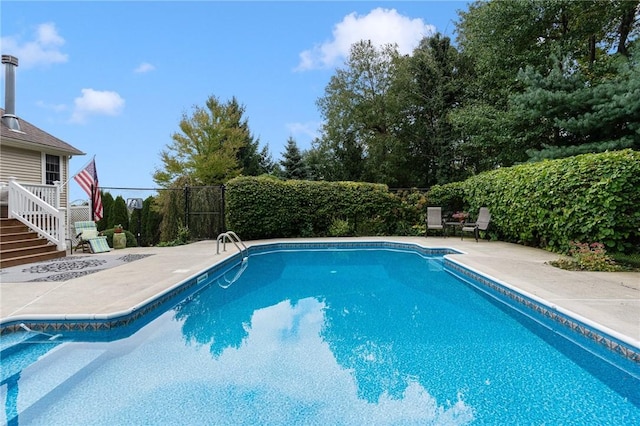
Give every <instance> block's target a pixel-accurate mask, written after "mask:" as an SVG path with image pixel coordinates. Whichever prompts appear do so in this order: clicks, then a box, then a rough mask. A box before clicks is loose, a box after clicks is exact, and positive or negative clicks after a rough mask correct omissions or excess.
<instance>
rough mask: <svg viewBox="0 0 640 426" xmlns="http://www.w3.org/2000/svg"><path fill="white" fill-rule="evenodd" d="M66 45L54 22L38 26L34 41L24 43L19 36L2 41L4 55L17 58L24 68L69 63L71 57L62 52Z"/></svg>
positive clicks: (4, 38)
mask: <svg viewBox="0 0 640 426" xmlns="http://www.w3.org/2000/svg"><path fill="white" fill-rule="evenodd" d="M64 43H65V40H64V38H62V37H61V36H60V35H59V34H58V30H57V29H56V26H55V24H54V23H52V22H48V23H44V24H40V25H38V27H37V28H36V31H35V34H34V35H33V39H32V40H27V41H24V40H22V39H21V38H20V37H19V36H7V37H2V39H0V44H2V53H3V54H8V55H13V56H16V57H17V58H18V60H19V61H20V63H19V66H20V67H24V68H33V67H36V66H47V65H51V64H57V63H63V62H67V60H68V59H69V55H67V54H66V53H62V51H61V50H60V48H61V47H62V46H63V45H64Z"/></svg>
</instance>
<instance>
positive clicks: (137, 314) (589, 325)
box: [0, 240, 640, 365]
mask: <svg viewBox="0 0 640 426" xmlns="http://www.w3.org/2000/svg"><path fill="white" fill-rule="evenodd" d="M329 248H341V249H345V248H346V249H357V248H373V249H376V248H378V249H382V248H384V249H403V250H407V249H411V250H417V251H420V252H422V253H423V254H432V255H443V256H445V265H448V266H449V267H451V268H452V269H454V270H456V272H458V273H461V274H463V275H465V276H467V277H468V278H472V279H474V280H476V281H478V282H481V283H482V284H483V285H485V286H488V287H490V288H492V289H493V290H494V291H498V292H499V293H501V294H503V295H504V296H506V297H508V298H510V299H511V300H512V301H513V302H514V303H519V304H524V305H525V306H528V307H529V308H532V309H534V310H537V311H538V312H539V313H540V314H542V315H543V316H545V317H547V318H549V319H551V320H554V321H556V322H557V323H558V324H561V325H563V326H565V327H569V328H570V329H571V330H573V332H576V333H580V334H581V335H583V336H584V337H586V338H589V339H591V340H592V341H593V342H595V343H596V344H598V345H601V346H602V347H604V348H606V349H607V350H609V351H612V352H613V353H616V354H618V355H619V356H622V357H624V358H626V359H628V360H630V361H632V362H633V363H635V364H636V365H640V342H638V341H636V340H635V339H633V338H631V337H629V336H626V335H623V334H622V333H619V332H617V331H615V330H612V329H610V328H608V327H605V326H603V325H602V324H600V323H598V322H596V321H593V320H590V319H588V318H585V317H583V316H580V315H579V314H577V313H575V312H573V311H571V310H568V309H565V308H562V307H559V306H556V305H555V304H553V303H551V302H549V301H547V300H545V299H544V298H541V297H538V296H535V295H533V294H530V293H527V292H526V291H524V290H523V289H520V288H517V287H514V286H512V285H510V284H508V283H506V282H504V281H500V280H498V279H496V278H494V277H491V276H490V275H488V274H486V273H484V272H480V271H478V270H476V269H474V268H472V267H470V266H468V265H464V264H462V263H461V262H459V261H457V260H455V259H452V258H451V257H450V256H448V255H449V254H454V253H455V254H466V253H465V252H464V251H462V250H460V249H454V248H448V247H425V246H423V245H421V244H419V243H417V242H398V241H389V240H358V241H355V240H354V241H299V242H296V241H288V242H282V241H280V242H262V243H259V242H258V243H254V244H252V245H250V247H249V253H250V254H252V253H254V252H258V251H261V250H283V249H329ZM239 262H241V255H240V253H236V254H234V255H232V256H230V257H227V258H225V259H222V260H220V261H217V262H214V263H213V264H212V265H211V266H209V267H208V268H205V269H202V270H200V271H198V272H196V273H194V274H191V275H190V276H188V277H187V278H185V279H183V280H181V281H179V282H178V283H176V284H174V285H172V286H170V287H168V288H166V289H164V290H163V291H160V292H159V293H157V294H155V295H154V296H151V297H148V298H147V299H145V300H143V301H142V302H140V303H137V304H136V305H134V306H133V307H131V308H129V309H124V310H120V311H116V312H111V313H107V314H71V315H46V314H24V315H15V316H10V317H7V318H3V319H2V320H1V321H0V334H8V333H12V332H15V331H20V330H22V328H21V324H25V325H26V326H27V327H29V328H31V329H33V330H36V331H41V332H45V333H49V332H61V331H62V332H75V331H80V332H83V331H108V330H113V329H115V328H121V327H127V326H131V325H132V324H133V323H135V322H137V321H138V320H139V319H140V318H143V317H145V316H147V315H148V314H149V313H151V312H154V311H157V310H158V309H159V308H160V307H162V306H163V305H165V304H166V303H169V302H170V301H173V300H175V299H176V298H178V297H181V299H182V298H184V297H186V295H188V294H189V293H190V292H195V291H197V290H198V288H199V287H201V286H199V284H201V283H202V281H204V280H203V277H208V276H209V275H211V274H214V273H216V272H218V275H220V273H221V272H220V271H223V270H225V268H230V267H232V266H234V265H235V264H238V263H239Z"/></svg>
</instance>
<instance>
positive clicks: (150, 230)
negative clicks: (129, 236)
mask: <svg viewBox="0 0 640 426" xmlns="http://www.w3.org/2000/svg"><path fill="white" fill-rule="evenodd" d="M141 214H142V231H141V233H142V238H141V240H142V241H141V244H142V245H143V246H147V247H148V246H154V245H156V244H158V243H159V242H160V223H161V222H162V217H161V215H160V213H159V212H158V211H157V206H156V204H155V197H153V196H149V197H147V198H146V199H145V200H144V201H143V203H142V212H141Z"/></svg>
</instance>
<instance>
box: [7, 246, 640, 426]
mask: <svg viewBox="0 0 640 426" xmlns="http://www.w3.org/2000/svg"><path fill="white" fill-rule="evenodd" d="M292 247H293V248H295V250H290V248H292ZM347 247H348V248H346V249H345V246H344V245H342V246H339V245H313V244H309V245H305V246H301V245H296V246H291V245H266V246H263V247H257V248H255V249H254V247H252V248H251V250H250V253H251V255H250V256H249V259H248V262H245V263H242V262H241V261H240V259H239V258H233V259H230V260H228V261H226V262H224V264H223V265H220V266H218V267H216V268H212V269H211V270H210V271H208V272H206V273H203V274H199V275H198V276H197V277H194V278H193V280H191V281H190V282H189V283H185V285H184V286H183V287H182V290H183V289H184V288H186V289H187V290H184V291H182V292H178V294H171V295H166V296H167V297H166V298H165V299H163V300H162V301H161V303H155V304H152V306H153V309H149V310H145V309H141V310H140V311H141V312H145V315H144V316H133V317H132V318H134V320H131V318H127V319H113V322H114V323H118V321H119V323H118V324H119V326H118V327H116V328H114V329H113V330H105V331H102V328H101V327H100V326H99V325H96V326H95V327H92V328H94V331H93V332H71V331H65V332H63V333H62V334H63V335H62V336H60V337H56V338H53V339H51V337H53V336H55V335H56V334H58V333H57V332H51V333H50V334H52V336H43V335H37V334H33V333H24V334H20V335H19V334H17V333H16V335H15V336H13V337H12V338H16V339H17V338H18V336H19V337H20V338H27V337H30V338H31V339H32V340H31V341H30V343H23V344H21V345H14V346H10V347H8V348H6V349H3V354H6V355H7V357H4V356H3V376H2V380H3V381H2V387H1V388H0V396H1V397H2V398H3V400H4V401H5V410H4V416H5V417H4V419H2V420H4V422H16V423H17V420H16V418H19V422H20V424H30V423H37V424H68V423H73V424H120V423H123V424H124V423H126V424H140V423H146V424H161V423H178V424H185V423H189V424H193V423H198V424H300V423H304V424H319V423H322V424H392V423H393V424H398V423H399V424H412V423H419V424H424V423H431V424H467V423H475V424H496V423H500V424H507V423H508V424H515V423H527V424H533V423H564V424H567V423H568V424H571V423H573V424H594V423H597V424H608V423H611V424H622V423H625V424H633V423H636V424H637V423H639V422H640V396H639V395H638V392H639V391H638V389H639V387H638V386H639V385H640V381H639V379H638V377H639V376H640V375H639V374H638V370H637V365H635V364H634V363H633V362H629V363H626V362H625V359H626V358H624V357H622V358H623V359H617V358H615V357H614V356H612V357H611V358H609V357H608V356H607V354H606V353H605V352H603V351H602V350H601V349H602V348H599V347H598V345H597V343H596V344H592V343H591V342H590V341H589V339H585V338H584V336H583V335H578V336H575V337H572V336H570V335H568V332H567V331H566V330H562V329H561V328H562V327H561V326H558V325H555V324H554V321H555V319H553V318H549V315H547V314H546V312H540V310H536V309H535V308H533V309H531V304H532V303H533V302H532V301H530V300H526V301H525V302H528V304H527V303H523V304H522V306H518V303H519V301H518V303H516V302H515V301H514V300H513V298H512V297H511V298H510V297H508V296H506V295H505V294H504V291H501V289H500V286H499V283H490V284H492V285H490V286H487V285H486V284H487V283H486V282H483V281H482V280H480V281H478V282H475V280H474V277H473V274H469V273H465V272H468V271H464V270H463V269H461V268H459V267H457V266H456V265H455V264H454V263H451V262H449V261H444V260H443V254H445V253H447V250H432V251H429V250H427V249H419V248H417V247H412V246H411V245H384V244H377V245H374V244H369V245H357V246H356V245H349V246H347ZM244 265H248V266H247V267H246V269H244V270H243V266H244ZM242 270H243V272H242V274H239V272H240V271H242ZM236 277H237V280H235V281H234V279H235V278H236ZM222 287H227V288H222ZM487 293H491V294H487ZM494 296H495V297H494ZM505 302H506V303H508V304H505ZM509 305H514V306H516V307H517V310H514V309H512V308H511V307H510V306H509ZM162 306H168V307H170V309H164V308H162ZM529 311H531V312H529ZM537 316H538V317H539V318H538V317H537ZM534 319H535V320H534ZM90 328H91V327H90ZM52 329H55V327H52ZM56 330H58V331H59V329H56ZM568 338H570V339H572V340H574V341H575V342H576V343H578V344H579V345H581V346H583V347H584V348H582V347H580V346H578V345H576V344H575V343H574V342H572V341H570V340H568ZM50 339H51V340H50ZM612 340H615V339H612ZM586 349H589V350H586ZM37 358H39V360H38V361H37V362H33V361H34V360H36V359H37ZM605 359H608V360H609V362H607V361H606V360H605Z"/></svg>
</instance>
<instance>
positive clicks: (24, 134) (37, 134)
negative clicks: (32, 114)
mask: <svg viewBox="0 0 640 426" xmlns="http://www.w3.org/2000/svg"><path fill="white" fill-rule="evenodd" d="M0 115H4V109H2V108H0ZM18 120H20V131H19V132H18V131H15V130H11V129H10V128H9V127H7V126H6V125H5V124H4V122H2V123H1V124H0V138H2V143H3V144H7V145H13V146H19V147H21V148H25V149H30V150H36V151H55V152H57V153H60V154H66V155H84V154H85V153H84V152H82V151H80V150H79V149H77V148H74V147H73V146H71V145H69V144H68V143H66V142H65V141H63V140H61V139H58V138H56V137H55V136H53V135H50V134H49V133H47V132H45V131H44V130H42V129H39V128H38V127H36V126H34V125H33V124H31V123H29V122H28V121H26V120H24V119H22V118H20V117H18Z"/></svg>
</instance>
